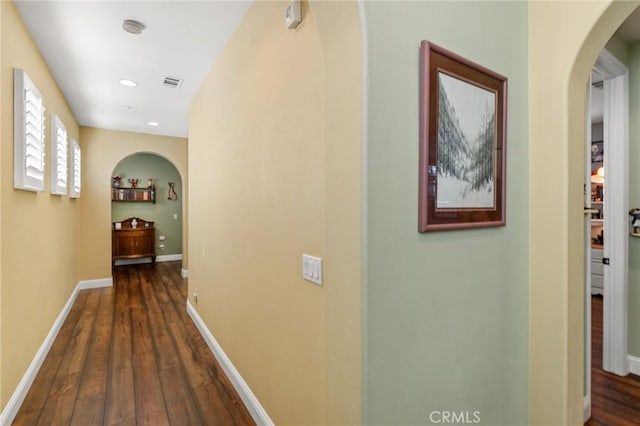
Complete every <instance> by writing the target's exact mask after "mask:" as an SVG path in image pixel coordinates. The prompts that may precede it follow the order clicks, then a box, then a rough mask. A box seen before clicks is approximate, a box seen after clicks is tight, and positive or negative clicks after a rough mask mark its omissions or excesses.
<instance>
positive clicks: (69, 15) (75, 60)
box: [15, 0, 250, 137]
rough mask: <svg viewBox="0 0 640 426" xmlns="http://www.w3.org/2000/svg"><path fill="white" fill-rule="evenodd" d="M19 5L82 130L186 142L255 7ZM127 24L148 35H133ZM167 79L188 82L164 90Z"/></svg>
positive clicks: (86, 3) (214, 4) (240, 2)
mask: <svg viewBox="0 0 640 426" xmlns="http://www.w3.org/2000/svg"><path fill="white" fill-rule="evenodd" d="M15 4H16V7H17V9H18V12H19V13H20V16H21V17H22V19H23V20H24V22H25V25H26V26H27V28H28V30H29V32H30V33H31V36H32V37H33V40H34V42H35V43H36V45H37V46H38V48H39V50H40V52H41V53H42V56H43V57H44V59H45V61H46V62H47V64H48V66H49V69H50V70H51V72H52V73H53V76H54V78H55V79H56V81H57V82H58V86H59V87H60V89H61V90H62V92H63V93H64V96H65V98H66V99H67V101H68V102H69V106H70V108H71V110H72V111H73V113H74V115H75V117H76V119H77V120H78V123H79V124H80V125H82V126H89V127H97V128H103V129H111V130H124V131H131V132H141V133H151V134H158V135H168V136H180V137H186V136H187V129H188V124H187V117H188V107H189V103H190V102H191V98H192V97H193V95H194V94H195V92H196V91H197V89H198V88H199V87H200V85H201V83H202V81H203V80H204V77H205V76H206V74H207V73H208V72H209V70H210V69H211V67H212V65H213V63H214V61H215V59H216V58H217V57H218V55H219V54H220V53H221V52H222V50H223V48H224V46H225V45H226V43H227V41H228V40H229V38H230V37H231V34H232V33H233V31H234V30H235V28H236V27H237V25H238V24H239V22H240V21H241V20H242V18H243V17H244V14H245V12H246V10H247V9H248V7H249V5H250V0H249V1H244V0H236V1H197V2H190V1H176V0H173V1H126V2H125V1H100V2H94V1H16V2H15ZM125 19H135V20H137V21H140V22H142V23H143V24H144V25H145V26H146V29H145V30H144V31H143V32H142V34H140V35H132V34H129V33H127V32H125V31H124V30H122V21H124V20H125ZM165 76H168V77H174V78H179V79H183V80H184V82H183V84H182V87H180V88H169V87H164V86H163V85H162V82H163V80H164V77H165ZM121 79H131V80H134V81H136V82H137V83H138V86H137V87H133V88H131V87H124V86H122V85H120V84H119V81H120V80H121ZM45 102H46V99H45ZM127 106H128V107H131V109H127V108H126V107H127ZM149 121H155V122H158V123H159V126H158V127H151V126H149V125H148V124H147V122H149Z"/></svg>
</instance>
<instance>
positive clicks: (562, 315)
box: [529, 2, 637, 425]
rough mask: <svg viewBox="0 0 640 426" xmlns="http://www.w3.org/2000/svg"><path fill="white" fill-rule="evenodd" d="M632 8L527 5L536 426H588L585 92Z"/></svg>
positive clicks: (532, 360)
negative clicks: (584, 394) (584, 396)
mask: <svg viewBox="0 0 640 426" xmlns="http://www.w3.org/2000/svg"><path fill="white" fill-rule="evenodd" d="M636 6H637V2H613V3H609V2H530V3H529V96H530V108H529V123H530V130H529V140H530V141H531V144H530V156H531V167H530V180H529V182H530V205H531V210H530V212H531V213H530V214H531V220H530V234H529V237H530V243H529V247H530V301H529V314H530V348H531V349H530V363H531V364H530V365H531V367H530V372H529V373H530V407H529V409H530V423H531V424H532V425H547V424H581V422H582V405H583V401H582V390H583V376H582V374H583V345H584V341H583V340H584V339H583V330H584V319H583V312H584V306H583V305H584V272H583V271H584V269H583V267H584V253H583V251H584V249H583V247H584V244H583V241H584V240H583V238H584V235H583V227H582V221H583V214H582V206H583V199H582V198H583V197H582V193H583V189H582V185H583V183H582V181H583V164H584V155H585V153H584V138H585V114H584V111H585V107H584V105H585V93H586V87H587V81H588V77H589V75H590V70H591V67H592V65H593V63H594V62H595V60H596V58H597V55H598V53H599V52H600V51H601V50H602V48H603V47H604V46H605V43H606V42H607V40H609V38H610V37H611V35H612V34H613V32H614V31H615V30H616V29H617V27H618V26H619V25H620V24H621V23H622V22H623V21H624V19H625V18H626V16H627V15H628V14H629V13H631V11H632V10H633V9H634V8H635V7H636ZM549 152H553V153H554V155H553V156H550V155H549Z"/></svg>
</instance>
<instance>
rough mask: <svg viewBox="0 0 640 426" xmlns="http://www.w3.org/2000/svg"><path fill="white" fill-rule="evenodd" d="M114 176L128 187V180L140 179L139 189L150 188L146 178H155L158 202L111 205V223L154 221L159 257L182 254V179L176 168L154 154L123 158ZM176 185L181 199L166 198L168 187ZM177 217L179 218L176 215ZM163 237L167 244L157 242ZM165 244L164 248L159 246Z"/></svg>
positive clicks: (116, 203)
mask: <svg viewBox="0 0 640 426" xmlns="http://www.w3.org/2000/svg"><path fill="white" fill-rule="evenodd" d="M113 175H122V176H123V178H122V186H123V187H129V186H130V185H129V182H128V181H127V179H140V183H139V185H140V187H146V186H147V178H148V177H153V178H155V185H156V203H155V204H153V203H131V202H126V203H121V202H112V203H111V219H112V222H117V221H120V220H124V219H127V218H129V217H140V218H142V219H145V220H151V221H154V222H155V227H156V254H157V255H158V256H164V255H170V254H182V201H181V200H182V179H181V178H180V174H179V173H178V170H177V169H176V168H175V166H174V165H173V164H172V163H171V162H169V161H168V160H166V159H164V158H162V157H160V156H158V155H155V154H134V155H131V156H129V157H126V158H124V159H123V160H122V161H121V162H120V163H118V165H117V166H116V168H115V169H114V171H113ZM169 181H173V182H176V186H175V191H176V193H177V194H178V200H176V201H170V200H168V199H167V195H168V192H169V185H168V183H167V182H169ZM174 214H177V215H178V216H177V219H174V218H173V215H174ZM160 235H164V236H165V237H166V239H165V241H160V240H158V237H159V236H160ZM160 244H164V246H165V247H164V249H161V248H160V247H159V245H160Z"/></svg>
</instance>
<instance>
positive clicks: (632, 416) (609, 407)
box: [586, 296, 640, 426]
mask: <svg viewBox="0 0 640 426" xmlns="http://www.w3.org/2000/svg"><path fill="white" fill-rule="evenodd" d="M591 322H592V324H591V341H592V345H591V419H590V420H589V421H588V422H587V423H586V424H587V425H589V426H599V425H606V426H627V425H640V376H636V375H634V374H629V375H628V376H626V377H620V376H616V375H615V374H611V373H608V372H606V371H604V370H603V369H602V297H601V296H592V297H591Z"/></svg>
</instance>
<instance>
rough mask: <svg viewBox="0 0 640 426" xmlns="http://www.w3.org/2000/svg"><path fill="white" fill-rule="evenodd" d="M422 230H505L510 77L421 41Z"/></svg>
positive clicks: (420, 184) (420, 206) (419, 207)
mask: <svg viewBox="0 0 640 426" xmlns="http://www.w3.org/2000/svg"><path fill="white" fill-rule="evenodd" d="M420 66H421V69H420V154H419V155H420V160H419V163H420V170H419V203H418V230H419V231H420V232H428V231H438V230H448V229H465V228H480V227H490V226H504V225H505V213H506V212H505V196H506V173H505V172H506V134H507V131H506V129H507V78H506V77H504V76H502V75H500V74H498V73H496V72H493V71H491V70H488V69H487V68H484V67H483V66H481V65H478V64H476V63H473V62H471V61H469V60H467V59H465V58H462V57H461V56H458V55H456V54H455V53H452V52H450V51H448V50H446V49H444V48H442V47H440V46H437V45H435V44H433V43H430V42H428V41H423V42H422V45H421V49H420Z"/></svg>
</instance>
